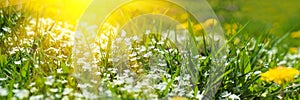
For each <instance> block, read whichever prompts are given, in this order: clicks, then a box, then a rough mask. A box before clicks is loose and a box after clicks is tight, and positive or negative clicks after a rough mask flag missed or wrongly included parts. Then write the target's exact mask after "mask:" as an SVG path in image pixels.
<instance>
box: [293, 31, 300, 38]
mask: <svg viewBox="0 0 300 100" xmlns="http://www.w3.org/2000/svg"><path fill="white" fill-rule="evenodd" d="M291 37H292V38H300V30H299V31H296V32H293V33H291Z"/></svg>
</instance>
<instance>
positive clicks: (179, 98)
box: [171, 97, 188, 100]
mask: <svg viewBox="0 0 300 100" xmlns="http://www.w3.org/2000/svg"><path fill="white" fill-rule="evenodd" d="M171 100H188V99H187V98H185V97H173V98H172V99H171Z"/></svg>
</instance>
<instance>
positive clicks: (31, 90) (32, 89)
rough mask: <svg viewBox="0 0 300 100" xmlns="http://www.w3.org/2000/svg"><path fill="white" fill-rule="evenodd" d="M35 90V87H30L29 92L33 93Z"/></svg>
mask: <svg viewBox="0 0 300 100" xmlns="http://www.w3.org/2000/svg"><path fill="white" fill-rule="evenodd" d="M37 91H38V89H37V88H36V87H33V88H31V89H30V92H31V93H35V92H37Z"/></svg>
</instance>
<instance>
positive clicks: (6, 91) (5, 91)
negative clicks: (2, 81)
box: [0, 87, 8, 97]
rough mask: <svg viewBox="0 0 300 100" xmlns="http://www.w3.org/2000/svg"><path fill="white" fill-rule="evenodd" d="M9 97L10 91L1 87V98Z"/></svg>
mask: <svg viewBox="0 0 300 100" xmlns="http://www.w3.org/2000/svg"><path fill="white" fill-rule="evenodd" d="M7 95H8V90H7V89H5V88H1V87H0V97H1V96H7Z"/></svg>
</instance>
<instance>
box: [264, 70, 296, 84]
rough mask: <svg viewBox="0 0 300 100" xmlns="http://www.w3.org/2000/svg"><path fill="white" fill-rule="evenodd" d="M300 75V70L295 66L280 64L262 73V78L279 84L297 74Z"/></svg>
mask: <svg viewBox="0 0 300 100" xmlns="http://www.w3.org/2000/svg"><path fill="white" fill-rule="evenodd" d="M298 75H299V71H298V70H297V69H294V68H287V67H283V66H278V67H276V68H273V69H270V70H269V71H267V72H265V73H262V74H260V76H261V79H262V80H265V81H268V82H270V81H273V82H275V83H277V84H279V85H281V84H282V83H284V82H290V81H292V80H293V79H294V78H295V76H298Z"/></svg>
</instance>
